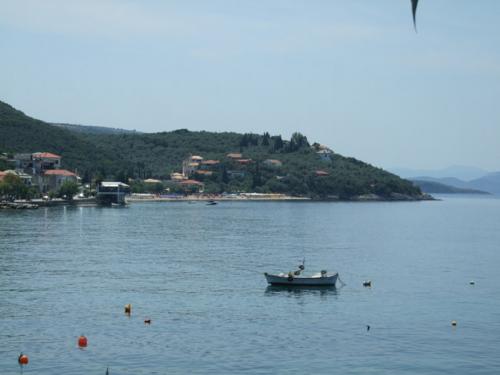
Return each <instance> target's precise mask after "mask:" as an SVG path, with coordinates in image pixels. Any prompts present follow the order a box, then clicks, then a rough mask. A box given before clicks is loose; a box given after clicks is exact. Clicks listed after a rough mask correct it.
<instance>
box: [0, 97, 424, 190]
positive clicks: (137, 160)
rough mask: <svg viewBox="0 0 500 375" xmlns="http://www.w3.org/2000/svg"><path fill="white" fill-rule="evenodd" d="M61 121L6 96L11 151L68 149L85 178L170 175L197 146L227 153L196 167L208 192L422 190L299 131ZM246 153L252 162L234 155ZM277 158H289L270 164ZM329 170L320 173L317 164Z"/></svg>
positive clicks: (66, 159)
mask: <svg viewBox="0 0 500 375" xmlns="http://www.w3.org/2000/svg"><path fill="white" fill-rule="evenodd" d="M81 130H82V129H81V128H79V129H78V131H73V130H71V127H66V128H62V127H56V126H52V125H49V124H47V123H44V122H42V121H39V120H36V119H33V118H30V117H28V116H26V115H24V114H23V113H22V112H20V111H17V110H15V109H14V108H12V107H11V106H9V105H7V104H5V103H2V102H0V149H2V150H5V151H7V152H11V153H14V152H34V151H48V152H54V153H57V154H60V155H61V156H62V157H63V167H64V168H67V169H72V170H76V169H77V170H78V173H79V174H80V175H81V176H82V177H83V180H84V181H89V180H90V179H92V178H94V179H96V178H97V179H102V178H114V179H117V180H122V181H128V179H129V178H134V179H144V178H150V177H153V178H157V179H161V180H164V179H167V178H168V176H169V175H170V173H171V172H174V171H180V170H181V164H182V160H183V159H185V158H186V157H187V156H188V155H190V154H196V155H201V156H203V157H204V158H205V159H216V160H220V161H221V163H220V164H219V165H218V166H217V167H214V168H212V171H213V174H212V175H210V176H199V175H194V176H193V177H194V178H196V179H198V180H201V181H203V182H204V183H205V190H206V191H208V192H240V191H241V192H249V191H255V192H278V193H289V194H295V195H309V196H313V197H328V196H330V197H332V196H337V197H339V198H341V199H349V198H351V197H353V196H357V195H364V194H376V195H379V196H383V197H394V194H404V195H409V196H412V197H418V196H420V195H421V192H420V189H419V188H418V187H416V186H414V185H413V184H412V183H411V182H409V181H406V180H403V179H401V178H399V177H397V176H395V175H393V174H391V173H388V172H386V171H384V170H382V169H379V168H375V167H373V166H371V165H369V164H366V163H363V162H361V161H359V160H356V159H354V158H346V157H343V156H341V155H339V154H336V153H334V154H332V155H331V157H330V160H325V161H323V160H321V158H320V157H319V155H318V154H317V151H318V149H319V148H318V147H319V145H318V144H314V145H310V144H309V141H308V140H307V138H306V137H305V136H304V135H302V134H300V133H295V134H293V136H292V138H291V139H290V140H284V139H282V137H281V136H271V135H270V134H268V133H265V134H262V135H258V134H238V133H229V132H226V133H213V132H204V131H202V132H191V131H188V130H184V129H182V130H176V131H172V132H162V133H154V134H148V133H134V132H118V133H116V132H111V133H106V132H102V131H100V132H92V131H88V132H85V131H81ZM229 152H237V153H242V154H243V158H247V159H252V162H251V163H249V164H246V165H241V164H240V163H238V162H236V161H234V160H231V159H229V158H227V157H226V154H227V153H229ZM266 159H275V160H279V161H281V162H282V165H281V166H268V165H266V163H264V161H265V160H266ZM318 170H320V171H321V175H318V173H317V171H318Z"/></svg>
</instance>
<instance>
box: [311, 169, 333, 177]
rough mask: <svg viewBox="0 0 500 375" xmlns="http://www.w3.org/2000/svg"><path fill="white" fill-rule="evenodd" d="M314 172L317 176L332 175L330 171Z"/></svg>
mask: <svg viewBox="0 0 500 375" xmlns="http://www.w3.org/2000/svg"><path fill="white" fill-rule="evenodd" d="M314 174H315V175H316V176H317V177H325V176H329V175H330V173H328V172H326V171H321V170H318V171H315V172H314Z"/></svg>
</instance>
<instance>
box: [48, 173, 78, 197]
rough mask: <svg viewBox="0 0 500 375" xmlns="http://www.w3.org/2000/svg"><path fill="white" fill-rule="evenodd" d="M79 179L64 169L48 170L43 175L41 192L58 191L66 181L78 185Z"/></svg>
mask: <svg viewBox="0 0 500 375" xmlns="http://www.w3.org/2000/svg"><path fill="white" fill-rule="evenodd" d="M79 180H80V177H78V176H77V175H76V173H73V172H70V171H67V170H66V169H49V170H46V171H45V172H44V173H43V178H42V188H41V189H40V191H41V192H43V193H45V192H48V191H51V190H58V189H59V188H60V187H61V186H62V184H64V183H65V182H67V181H70V182H74V183H76V184H77V183H79V182H80V181H79Z"/></svg>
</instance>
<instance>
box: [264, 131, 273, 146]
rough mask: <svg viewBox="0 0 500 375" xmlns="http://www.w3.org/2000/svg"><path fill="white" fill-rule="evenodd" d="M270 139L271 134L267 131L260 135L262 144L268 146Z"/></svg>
mask: <svg viewBox="0 0 500 375" xmlns="http://www.w3.org/2000/svg"><path fill="white" fill-rule="evenodd" d="M270 140H271V136H270V135H269V133H268V132H265V133H264V134H263V135H262V146H269V141H270Z"/></svg>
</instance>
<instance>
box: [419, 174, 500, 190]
mask: <svg viewBox="0 0 500 375" xmlns="http://www.w3.org/2000/svg"><path fill="white" fill-rule="evenodd" d="M409 180H411V181H425V182H431V183H435V184H441V185H448V186H450V187H454V188H457V189H469V190H471V189H472V190H480V191H484V192H487V193H490V194H500V172H494V173H489V174H487V175H486V176H484V177H481V178H476V179H475V180H471V181H463V180H459V179H458V178H454V177H447V178H434V177H429V176H419V177H413V178H410V179H409ZM419 186H421V185H419ZM424 191H426V192H427V190H424Z"/></svg>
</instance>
